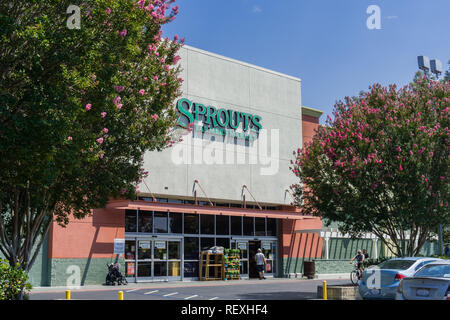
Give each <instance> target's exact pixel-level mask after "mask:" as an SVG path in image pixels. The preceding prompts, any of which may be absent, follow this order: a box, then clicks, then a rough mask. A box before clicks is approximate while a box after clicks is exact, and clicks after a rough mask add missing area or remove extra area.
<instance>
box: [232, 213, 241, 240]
mask: <svg viewBox="0 0 450 320" xmlns="http://www.w3.org/2000/svg"><path fill="white" fill-rule="evenodd" d="M231 234H232V235H233V236H242V217H235V216H232V217H231Z"/></svg>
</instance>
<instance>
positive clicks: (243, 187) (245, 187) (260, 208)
mask: <svg viewBox="0 0 450 320" xmlns="http://www.w3.org/2000/svg"><path fill="white" fill-rule="evenodd" d="M244 189H247V191H248V193H249V194H250V196H251V197H252V198H253V200H254V201H255V202H256V204H257V205H258V208H259V210H262V207H261V206H260V205H259V203H258V201H256V199H255V197H254V196H253V194H252V193H251V192H250V190H248V188H247V186H246V185H245V184H244V185H243V186H242V193H244ZM246 205H247V204H246V201H245V194H244V208H245V207H246Z"/></svg>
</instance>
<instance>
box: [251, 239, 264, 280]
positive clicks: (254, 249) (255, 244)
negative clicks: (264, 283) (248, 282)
mask: <svg viewBox="0 0 450 320" xmlns="http://www.w3.org/2000/svg"><path fill="white" fill-rule="evenodd" d="M258 249H261V241H260V240H250V241H249V242H248V253H249V256H248V257H249V268H248V269H249V270H248V277H249V278H259V274H258V271H256V259H255V255H256V253H257V250H258Z"/></svg>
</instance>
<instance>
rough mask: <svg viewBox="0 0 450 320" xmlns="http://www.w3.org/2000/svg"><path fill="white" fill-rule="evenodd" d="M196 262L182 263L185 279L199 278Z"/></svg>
mask: <svg viewBox="0 0 450 320" xmlns="http://www.w3.org/2000/svg"><path fill="white" fill-rule="evenodd" d="M198 265H199V263H198V261H190V262H185V263H184V276H185V277H186V278H195V277H198V276H199V269H198Z"/></svg>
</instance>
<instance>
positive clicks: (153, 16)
mask: <svg viewBox="0 0 450 320" xmlns="http://www.w3.org/2000/svg"><path fill="white" fill-rule="evenodd" d="M157 2H158V4H156V3H155V5H154V6H153V7H150V1H148V0H147V1H144V0H141V1H139V2H137V1H130V0H116V1H109V0H79V1H61V0H46V1H40V0H30V1H3V2H1V3H0V21H1V22H2V27H1V28H0V41H1V47H0V83H1V87H0V153H1V155H2V156H1V157H0V168H2V170H0V240H1V245H0V249H1V251H2V253H3V254H4V255H5V256H6V257H7V259H8V260H9V261H10V262H11V263H13V264H15V262H16V261H20V263H21V267H23V268H25V269H27V270H28V269H29V268H30V266H31V264H32V259H31V258H30V252H31V251H32V248H34V246H33V245H34V243H35V240H36V239H37V238H38V237H40V238H41V239H43V238H45V234H46V231H47V230H48V225H49V223H50V221H52V219H55V220H56V221H57V222H58V223H60V224H61V225H66V224H67V223H68V221H69V216H68V214H69V213H70V214H72V215H73V216H74V217H75V218H83V217H84V216H86V215H87V214H89V213H90V212H91V209H92V208H101V207H104V206H105V205H106V203H107V202H108V200H109V199H111V198H122V197H123V198H130V199H133V198H135V197H136V190H135V187H136V185H137V184H138V183H139V182H140V180H141V179H142V178H143V177H145V175H146V173H145V172H144V171H143V169H142V165H143V155H144V153H145V152H146V151H148V150H162V149H164V148H166V147H167V146H170V145H171V144H172V143H174V139H176V134H175V133H174V130H173V128H174V126H175V123H176V112H175V108H174V107H173V102H174V100H175V99H176V97H178V96H179V95H180V86H181V79H179V78H178V75H179V73H180V67H179V65H178V64H177V61H178V59H179V56H177V51H178V49H179V48H180V46H181V45H182V43H180V42H178V41H177V40H176V39H174V40H173V41H171V40H169V39H161V34H162V30H161V27H162V25H164V24H165V23H168V22H169V21H171V20H172V19H173V18H174V17H175V14H176V12H177V10H178V9H174V10H172V11H169V7H170V3H171V2H169V1H167V0H161V1H157ZM72 4H74V5H78V6H79V8H80V10H81V28H80V29H70V28H68V26H67V20H68V18H70V17H71V15H70V14H69V15H68V14H67V13H66V11H67V8H68V7H69V6H70V5H72ZM17 239H20V240H19V241H17ZM37 249H39V247H37Z"/></svg>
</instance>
